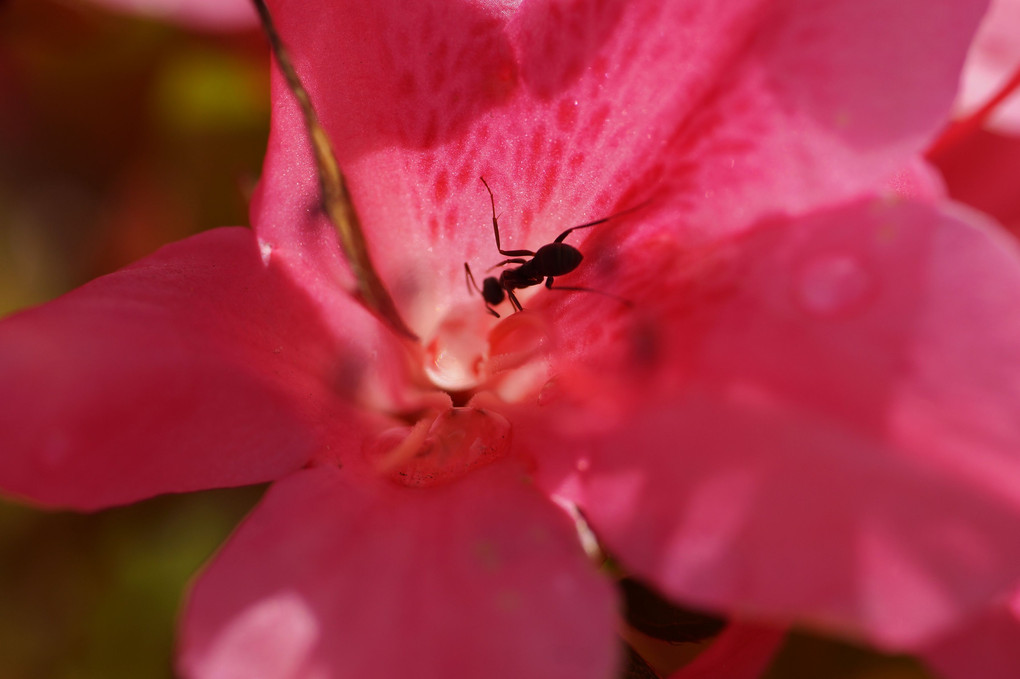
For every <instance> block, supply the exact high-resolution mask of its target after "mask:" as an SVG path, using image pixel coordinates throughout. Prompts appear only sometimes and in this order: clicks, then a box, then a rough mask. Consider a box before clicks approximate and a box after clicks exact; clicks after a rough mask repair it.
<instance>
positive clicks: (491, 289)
mask: <svg viewBox="0 0 1020 679" xmlns="http://www.w3.org/2000/svg"><path fill="white" fill-rule="evenodd" d="M505 297H506V294H505V293H504V292H503V286H502V285H500V284H499V281H498V280H496V279H495V278H494V277H493V276H489V277H488V278H486V279H485V280H484V281H482V299H484V300H485V303H486V304H488V305H489V306H496V305H497V304H499V303H500V302H502V301H503V299H504V298H505Z"/></svg>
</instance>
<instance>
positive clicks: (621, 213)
mask: <svg viewBox="0 0 1020 679" xmlns="http://www.w3.org/2000/svg"><path fill="white" fill-rule="evenodd" d="M650 202H652V201H651V199H649V200H646V201H644V202H641V203H638V204H637V205H635V206H634V207H629V208H627V209H626V210H620V211H619V212H614V213H613V214H611V215H609V216H608V217H603V218H602V219H596V220H595V221H594V222H588V223H586V224H579V225H577V226H572V227H570V228H569V229H567V230H566V231H564V232H563V233H561V234H560V235H559V236H557V237H556V240H554V241H553V242H554V243H562V242H563V239H564V238H566V237H567V236H569V235H570V233H571V232H572V231H577V230H578V229H587V228H588V227H590V226H598V225H599V224H603V223H605V222H608V221H609V220H610V219H616V218H617V217H622V216H624V215H626V214H630V213H631V212H634V211H635V210H640V209H641V208H643V207H644V206H646V205H648V204H649V203H650Z"/></svg>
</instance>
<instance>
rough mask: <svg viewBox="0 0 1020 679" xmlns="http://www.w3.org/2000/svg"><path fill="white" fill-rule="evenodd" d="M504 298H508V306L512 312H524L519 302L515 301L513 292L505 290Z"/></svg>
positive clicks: (515, 296)
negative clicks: (512, 309)
mask: <svg viewBox="0 0 1020 679" xmlns="http://www.w3.org/2000/svg"><path fill="white" fill-rule="evenodd" d="M506 296H507V297H509V298H510V305H511V306H512V307H513V308H514V311H524V307H522V306H521V301H520V300H519V299H517V295H515V294H514V291H513V290H507V291H506Z"/></svg>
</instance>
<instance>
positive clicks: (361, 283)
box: [252, 0, 418, 340]
mask: <svg viewBox="0 0 1020 679" xmlns="http://www.w3.org/2000/svg"><path fill="white" fill-rule="evenodd" d="M252 2H254V3H255V8H256V9H257V10H258V13H259V17H260V18H261V19H262V28H263V29H264V30H265V32H266V36H267V37H268V38H269V45H270V47H271V49H272V50H273V56H275V57H276V63H277V65H278V66H279V67H280V71H281V72H282V73H283V77H284V78H285V79H286V80H287V87H288V89H290V91H291V93H292V94H293V95H294V98H295V99H297V102H298V106H299V107H300V108H301V114H302V116H303V117H304V119H305V126H306V127H307V128H308V136H309V139H310V141H311V144H312V151H313V153H314V155H315V167H316V170H317V171H318V175H319V185H320V188H321V190H322V206H323V210H324V211H325V213H326V216H327V217H329V221H330V222H332V223H333V226H334V227H335V228H336V232H337V235H338V236H339V240H340V248H341V249H342V250H343V254H344V258H345V259H346V260H347V263H348V264H349V265H350V267H351V271H352V272H353V273H354V278H355V280H356V281H357V289H356V291H355V294H356V296H357V297H358V298H359V299H360V301H361V303H362V304H364V305H365V306H366V307H367V308H368V309H369V310H370V311H372V312H373V313H375V314H376V315H377V316H378V317H379V318H380V319H382V320H383V321H384V322H385V323H386V324H387V325H389V326H390V328H391V329H392V330H393V331H394V332H396V333H397V334H398V335H402V336H403V337H406V338H408V339H412V340H417V339H418V337H417V336H416V335H415V334H414V333H413V332H411V329H410V328H408V327H407V324H406V323H404V321H403V319H402V318H401V317H400V314H399V313H398V312H397V307H396V305H395V304H394V303H393V298H392V297H390V293H389V292H388V291H387V290H386V287H385V286H384V285H383V283H382V280H380V278H379V275H378V274H377V273H376V271H375V267H373V266H372V260H371V258H370V257H369V254H368V245H367V244H366V242H365V235H364V233H363V232H362V230H361V222H360V221H359V220H358V215H357V214H356V213H355V212H354V205H353V203H352V202H351V195H350V193H349V192H348V191H347V182H346V181H344V176H343V174H342V173H341V172H340V167H339V166H338V165H337V162H336V156H335V155H334V154H333V147H332V146H331V145H330V143H329V137H328V136H327V135H326V131H325V130H324V129H322V125H321V124H320V123H319V119H318V116H316V115H315V109H314V107H313V106H312V100H311V98H310V97H309V96H308V91H307V90H305V88H304V86H303V85H302V84H301V79H300V78H298V74H297V71H295V70H294V65H293V63H292V62H291V60H290V55H289V54H288V52H287V50H286V48H285V47H284V46H283V42H282V41H281V40H280V35H279V33H277V32H276V27H275V26H274V24H273V19H272V17H271V16H270V15H269V9H268V8H267V7H266V4H265V2H264V0H252Z"/></svg>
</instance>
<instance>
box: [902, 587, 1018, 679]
mask: <svg viewBox="0 0 1020 679" xmlns="http://www.w3.org/2000/svg"><path fill="white" fill-rule="evenodd" d="M922 655H923V657H924V659H925V660H926V661H927V663H928V664H929V665H930V666H931V667H932V668H933V669H935V671H937V672H938V674H939V676H940V677H943V678H944V679H1016V677H1020V592H1017V593H1015V594H1014V595H1013V597H1012V600H1011V601H1008V602H1005V603H1002V604H999V605H998V606H995V607H994V608H992V609H990V610H989V611H988V612H986V613H984V614H983V615H982V616H980V617H979V618H978V619H977V620H973V621H970V622H968V623H967V624H966V625H964V626H962V627H961V628H959V629H956V630H954V631H952V632H951V633H949V634H947V635H945V636H944V637H941V638H940V639H938V640H937V641H936V642H935V643H933V644H931V645H930V646H929V647H928V648H927V649H926V650H924V651H923V653H922Z"/></svg>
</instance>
